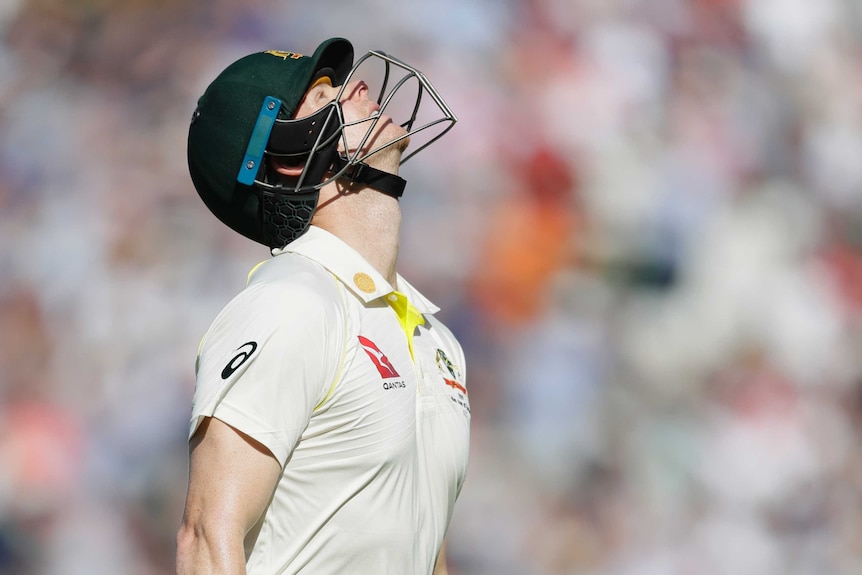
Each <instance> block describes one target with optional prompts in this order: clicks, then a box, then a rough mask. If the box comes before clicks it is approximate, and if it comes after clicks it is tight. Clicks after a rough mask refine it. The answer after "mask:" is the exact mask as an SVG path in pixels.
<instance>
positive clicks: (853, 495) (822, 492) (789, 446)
mask: <svg viewBox="0 0 862 575" xmlns="http://www.w3.org/2000/svg"><path fill="white" fill-rule="evenodd" d="M336 35H337V36H345V37H348V38H350V39H351V40H352V41H353V42H354V45H355V46H356V48H357V51H358V52H359V53H362V52H364V51H365V50H368V49H371V48H380V49H383V50H385V51H387V52H390V53H392V54H394V55H396V56H399V57H400V58H402V59H403V60H405V61H407V62H409V63H411V64H414V65H416V66H417V67H418V68H419V69H420V70H422V71H423V72H425V73H426V75H427V76H428V77H429V78H430V79H431V80H432V82H433V83H434V84H435V86H437V88H438V89H439V90H440V92H441V93H442V94H443V96H444V97H445V98H446V100H447V101H448V103H449V104H450V106H451V107H452V108H453V110H454V111H455V113H456V114H457V115H458V117H459V120H460V121H459V123H458V125H456V126H455V128H454V129H453V130H452V131H451V132H450V133H449V134H448V135H447V136H446V137H445V139H444V140H443V143H442V144H436V145H435V146H432V147H431V148H429V149H428V150H426V151H424V152H422V154H420V156H418V159H416V160H414V161H411V162H408V163H407V164H405V166H404V170H403V172H402V175H405V176H406V178H407V179H408V182H409V185H408V189H407V192H406V194H405V196H404V198H403V204H404V212H405V219H404V225H403V228H402V230H403V240H402V250H401V255H400V258H399V262H400V268H401V273H402V274H403V275H404V276H405V277H407V278H408V279H409V280H410V281H411V283H413V284H414V285H416V286H417V287H419V288H420V289H421V290H423V291H424V292H425V293H426V295H428V296H429V297H430V299H432V300H433V301H435V303H437V304H438V305H440V307H441V308H443V311H441V312H440V313H441V316H442V318H443V319H444V321H445V322H446V323H447V324H448V325H450V326H451V327H452V328H453V331H455V332H456V334H457V335H458V336H459V337H460V339H461V341H462V343H463V345H464V348H465V352H466V355H467V361H468V364H467V369H466V371H467V381H468V388H469V390H470V400H471V405H472V413H473V443H472V451H471V464H470V471H469V476H468V481H467V484H466V486H465V488H464V491H463V493H462V496H461V499H460V502H459V504H458V506H457V507H456V511H455V516H454V518H453V521H452V524H451V527H450V532H449V542H448V554H449V559H450V573H452V574H453V575H522V574H523V575H771V574H781V575H809V574H811V575H824V574H825V575H850V574H856V573H860V572H862V513H860V510H862V449H860V436H862V354H860V353H857V350H858V349H859V348H860V345H862V4H860V3H859V2H858V1H856V0H817V1H811V0H440V1H437V2H433V3H432V2H420V1H419V0H403V1H401V2H383V1H382V0H360V1H357V2H349V3H348V2H339V1H338V0H314V1H312V0H297V1H291V2H276V1H275V0H249V1H244V2H234V1H231V0H147V1H144V0H110V1H109V0H74V1H72V0H0V575H12V574H14V575H35V574H39V575H43V574H44V575H78V574H82V575H83V574H87V575H93V574H103V573H104V574H110V575H113V574H128V575H162V574H167V573H171V572H172V569H173V554H174V536H175V532H176V528H177V526H178V524H179V520H180V516H181V513H182V503H183V499H184V497H185V486H186V473H187V430H188V416H189V412H190V399H191V395H192V391H193V386H194V360H195V353H196V348H197V344H198V341H199V338H200V337H201V335H202V334H203V332H204V331H205V330H206V328H207V326H208V325H209V322H210V321H211V320H212V319H213V317H214V316H215V314H216V313H217V312H218V310H219V309H220V308H221V306H222V305H223V304H224V303H226V302H227V301H228V300H229V299H230V298H231V297H232V296H233V295H234V294H235V293H236V292H238V291H239V290H240V289H242V287H243V285H244V281H245V277H246V273H247V272H248V271H249V270H250V269H251V267H253V266H254V264H256V263H257V262H258V261H260V260H263V259H265V258H266V257H267V256H268V253H267V251H266V249H265V248H263V247H262V246H259V245H257V244H254V243H252V242H250V241H248V240H245V239H244V238H242V237H240V236H238V235H237V234H234V233H233V232H231V231H230V230H229V229H228V228H226V227H224V226H222V225H221V224H219V222H218V221H217V220H216V219H215V218H214V217H213V216H212V215H211V214H210V213H209V212H208V211H207V210H206V208H205V207H204V206H203V203H202V202H201V201H200V200H199V198H198V197H197V194H196V193H195V191H194V189H193V187H192V185H191V182H190V179H189V177H188V173H187V170H186V159H185V138H186V133H187V127H188V120H189V118H190V116H191V112H192V110H193V109H194V105H195V101H196V99H197V98H198V96H199V95H200V94H201V93H202V91H203V89H204V88H205V86H206V84H207V83H208V82H209V81H210V80H211V79H212V78H213V77H214V76H215V74H216V73H217V72H218V71H219V70H221V69H222V68H223V67H224V66H225V65H227V64H228V63H229V62H231V61H233V60H234V59H236V58H238V57H239V56H241V55H244V54H246V53H248V52H252V51H258V50H262V49H270V48H274V49H285V50H292V51H311V50H313V48H314V47H315V46H316V45H317V44H318V43H319V42H320V41H322V40H323V39H325V38H327V37H330V36H336Z"/></svg>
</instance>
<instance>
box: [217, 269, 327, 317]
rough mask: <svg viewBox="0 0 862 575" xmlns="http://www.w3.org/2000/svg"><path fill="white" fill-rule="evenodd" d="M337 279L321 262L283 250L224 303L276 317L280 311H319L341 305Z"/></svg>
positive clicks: (297, 312) (294, 313)
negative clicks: (234, 295) (281, 253)
mask: <svg viewBox="0 0 862 575" xmlns="http://www.w3.org/2000/svg"><path fill="white" fill-rule="evenodd" d="M339 291H340V289H339V286H338V280H337V279H336V278H335V277H334V276H333V275H332V274H331V273H329V272H328V271H327V270H326V269H325V268H324V267H323V266H321V265H320V264H318V263H317V262H314V261H312V260H310V259H308V258H305V257H303V256H300V255H297V254H290V253H287V254H283V255H280V256H276V257H274V258H272V259H271V260H268V261H266V262H264V263H263V264H262V265H260V266H259V267H258V268H256V269H255V270H254V272H253V273H252V274H251V275H250V277H249V282H248V285H247V286H246V287H245V289H243V290H242V291H241V292H240V293H239V294H237V296H236V297H234V298H233V300H232V301H231V302H230V303H229V304H228V305H227V306H226V307H225V310H224V311H225V312H229V310H231V309H232V308H237V309H238V311H240V312H241V313H243V314H255V315H257V314H260V315H262V316H264V317H265V318H269V319H276V318H278V317H279V315H280V314H288V315H290V316H295V315H296V314H302V315H308V314H311V315H318V314H320V313H326V312H332V311H335V310H337V309H338V308H339V307H340V301H341V297H340V295H339Z"/></svg>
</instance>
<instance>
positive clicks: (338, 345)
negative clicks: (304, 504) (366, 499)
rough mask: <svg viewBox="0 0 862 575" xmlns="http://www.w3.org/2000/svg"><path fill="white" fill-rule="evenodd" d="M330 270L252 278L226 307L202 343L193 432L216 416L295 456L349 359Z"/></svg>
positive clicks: (283, 457) (280, 453) (281, 455)
mask: <svg viewBox="0 0 862 575" xmlns="http://www.w3.org/2000/svg"><path fill="white" fill-rule="evenodd" d="M325 276H326V277H325V278H323V279H322V280H321V279H320V278H317V281H316V282H314V281H311V282H308V281H306V282H301V281H277V282H264V283H256V284H252V285H250V286H249V287H247V288H246V289H245V290H244V291H243V292H241V293H240V294H239V295H238V296H237V297H236V298H235V299H234V300H233V301H231V302H230V303H229V304H228V305H227V306H226V307H225V308H224V309H223V310H222V312H221V313H220V314H219V315H218V317H217V318H216V319H215V321H214V322H213V324H212V326H211V327H210V329H209V331H208V332H207V334H206V336H205V337H204V340H203V342H202V344H201V349H200V352H199V356H198V369H197V378H196V385H195V395H194V399H193V401H192V418H191V423H190V428H189V437H191V436H192V435H194V433H195V430H196V429H197V427H198V426H199V425H200V422H201V421H202V420H203V419H204V418H205V417H216V418H218V419H220V420H222V421H224V422H225V423H227V424H228V425H230V426H232V427H234V428H236V429H238V430H240V431H242V432H243V433H245V434H247V435H249V436H251V437H252V438H254V439H255V440H257V441H259V442H260V443H262V444H263V445H264V446H265V447H266V448H267V449H269V451H270V452H272V454H273V455H274V456H275V457H276V459H278V461H279V462H280V463H281V464H282V466H283V465H284V464H285V463H286V462H287V459H288V458H289V457H290V454H291V452H292V451H293V449H294V447H295V446H296V444H297V442H298V441H299V438H300V436H301V435H302V433H303V431H304V430H305V428H306V426H307V424H308V422H309V419H310V418H311V416H312V413H313V411H314V408H315V406H316V405H317V404H318V403H319V402H320V401H321V400H322V399H323V398H324V397H325V396H326V394H327V392H328V391H329V389H330V388H331V386H332V384H333V383H334V378H335V377H336V376H337V374H338V373H339V367H340V365H339V364H340V362H341V361H342V356H343V346H344V328H343V326H344V317H343V309H342V306H341V305H339V304H340V301H341V299H340V296H339V294H338V291H337V289H338V287H337V285H336V282H335V279H334V278H333V277H332V276H329V275H328V274H325ZM324 280H325V281H324Z"/></svg>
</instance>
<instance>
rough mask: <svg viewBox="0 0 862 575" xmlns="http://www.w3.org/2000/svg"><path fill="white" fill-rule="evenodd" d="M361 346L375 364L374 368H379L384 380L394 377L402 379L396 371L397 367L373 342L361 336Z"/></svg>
mask: <svg viewBox="0 0 862 575" xmlns="http://www.w3.org/2000/svg"><path fill="white" fill-rule="evenodd" d="M359 345H361V346H362V349H364V350H365V353H367V354H368V357H370V358H371V361H372V362H373V363H374V367H376V368H377V371H379V372H380V377H382V378H383V379H390V378H393V377H401V376H400V375H398V372H397V371H395V367H394V366H393V365H392V363H391V362H390V361H389V358H387V357H386V356H385V355H384V354H383V352H382V351H380V348H379V347H377V344H375V343H374V342H373V341H371V340H370V339H368V338H367V337H363V336H361V335H360V336H359Z"/></svg>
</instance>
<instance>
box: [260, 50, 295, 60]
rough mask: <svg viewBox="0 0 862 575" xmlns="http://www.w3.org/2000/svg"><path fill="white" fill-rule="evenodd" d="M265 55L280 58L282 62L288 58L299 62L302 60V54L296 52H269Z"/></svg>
mask: <svg viewBox="0 0 862 575" xmlns="http://www.w3.org/2000/svg"><path fill="white" fill-rule="evenodd" d="M264 54H271V55H273V56H278V57H279V58H281V59H282V60H287V59H288V58H290V59H292V60H299V59H300V58H302V54H297V53H296V52H283V51H281V50H267V51H266V52H264Z"/></svg>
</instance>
